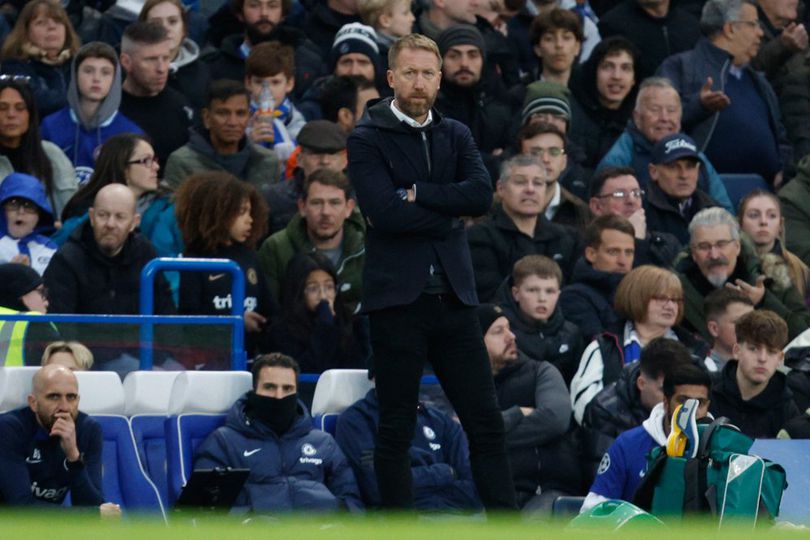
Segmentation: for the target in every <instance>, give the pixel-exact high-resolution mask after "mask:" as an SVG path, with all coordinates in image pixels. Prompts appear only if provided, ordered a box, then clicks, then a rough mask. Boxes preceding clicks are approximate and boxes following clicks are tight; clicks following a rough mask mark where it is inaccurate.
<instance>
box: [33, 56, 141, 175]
mask: <svg viewBox="0 0 810 540" xmlns="http://www.w3.org/2000/svg"><path fill="white" fill-rule="evenodd" d="M88 45H89V44H88ZM93 45H97V43H94V44H93ZM86 47H87V45H85V46H84V47H83V48H86ZM110 50H112V47H110ZM81 51H82V49H79V52H81ZM113 52H114V51H113ZM78 68H79V66H77V65H76V58H75V57H74V59H73V62H72V65H71V73H73V74H75V73H76V71H77V70H78ZM67 102H68V105H67V107H64V108H63V109H60V110H59V111H57V112H55V113H53V114H51V115H48V116H46V117H45V119H44V120H42V125H41V132H42V138H43V139H45V140H48V141H51V142H53V143H54V144H55V145H56V146H58V147H59V148H60V149H61V150H62V151H63V152H64V153H65V155H66V156H67V157H68V159H70V161H71V163H73V167H74V168H75V169H76V181H77V182H78V183H79V184H82V183H84V182H86V181H87V180H88V179H89V178H90V176H91V175H92V174H93V169H94V168H95V163H96V156H97V153H98V150H99V148H100V147H101V145H102V144H104V143H105V142H106V141H107V139H109V138H110V137H112V136H113V135H118V134H120V133H137V134H139V135H140V134H143V130H142V129H141V128H140V127H138V125H137V124H135V122H133V121H132V120H130V119H129V118H127V117H126V116H124V115H123V114H121V113H120V112H119V111H118V107H119V106H120V105H121V65H120V64H119V63H118V62H116V63H115V75H114V76H113V81H112V86H110V91H109V92H108V93H107V96H106V97H105V98H104V100H103V101H102V102H101V104H99V106H98V109H97V110H96V114H95V115H94V116H93V117H92V118H82V117H81V113H80V111H81V106H80V96H79V88H78V83H77V82H76V77H75V76H74V77H73V78H71V80H70V83H69V84H68V88H67Z"/></svg>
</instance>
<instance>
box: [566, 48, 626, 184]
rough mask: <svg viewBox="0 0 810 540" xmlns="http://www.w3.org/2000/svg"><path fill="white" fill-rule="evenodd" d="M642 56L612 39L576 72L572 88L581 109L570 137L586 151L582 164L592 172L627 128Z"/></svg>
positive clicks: (575, 115)
mask: <svg viewBox="0 0 810 540" xmlns="http://www.w3.org/2000/svg"><path fill="white" fill-rule="evenodd" d="M640 56H641V54H640V53H639V50H638V49H637V48H636V46H635V45H633V44H632V43H631V42H630V41H628V40H627V39H625V38H623V37H621V36H613V37H611V38H608V39H605V40H602V41H601V42H600V43H599V45H597V46H596V47H595V48H594V50H593V53H592V54H591V56H590V58H588V61H587V62H585V63H584V64H583V65H582V68H581V69H580V70H579V71H578V72H575V73H574V78H573V80H572V82H571V85H570V86H571V92H572V94H573V96H574V98H575V99H574V100H573V101H574V103H575V104H576V106H578V107H576V106H575V108H577V110H576V111H575V113H574V114H573V115H572V118H571V133H570V137H571V138H572V139H573V140H574V141H575V142H576V143H577V144H578V145H579V146H580V147H581V148H582V150H583V151H584V152H585V156H586V158H585V161H584V162H583V164H584V165H585V166H586V167H588V168H590V169H595V168H596V165H597V164H598V163H599V160H601V159H602V157H603V156H604V155H605V154H606V153H607V151H608V150H609V149H610V147H611V146H612V145H613V143H614V142H615V141H616V139H618V138H619V136H620V135H621V134H622V131H624V128H625V126H627V121H628V120H629V119H630V115H631V113H632V111H633V102H634V101H635V94H636V87H637V82H638V79H637V74H636V71H637V69H638V64H639V58H640Z"/></svg>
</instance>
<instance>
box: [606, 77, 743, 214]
mask: <svg viewBox="0 0 810 540" xmlns="http://www.w3.org/2000/svg"><path fill="white" fill-rule="evenodd" d="M680 132H681V101H680V97H678V92H677V91H676V90H675V89H674V88H673V87H672V83H671V82H670V81H669V80H667V79H664V78H661V77H650V78H649V79H645V80H644V81H643V82H642V83H641V86H639V89H638V96H637V97H636V106H635V109H633V119H632V122H630V123H628V125H627V127H626V128H625V130H624V132H623V133H622V134H621V135H620V136H619V138H618V139H616V142H615V143H613V146H612V147H611V148H610V150H608V153H607V154H605V157H603V158H602V161H600V162H599V165H598V167H597V169H601V168H602V167H607V166H611V165H612V166H616V167H633V169H634V170H635V171H636V178H637V179H638V182H639V184H641V187H642V189H647V186H648V185H649V183H650V173H649V163H650V156H651V153H652V148H653V146H655V143H657V142H658V141H659V140H661V139H663V138H664V137H666V136H667V135H672V134H674V133H680ZM700 159H701V161H702V162H703V164H704V165H705V168H704V169H703V171H702V173H701V175H700V180H699V184H698V185H699V187H700V188H701V189H702V190H703V191H705V192H706V193H708V194H709V196H710V197H711V198H713V199H714V200H715V201H717V202H718V203H719V204H720V205H721V206H722V207H723V208H725V209H726V210H728V211H730V212H733V211H734V210H735V209H734V208H732V205H731V199H729V198H728V193H727V192H726V187H725V185H724V184H723V181H722V180H721V179H720V176H719V175H718V174H717V171H716V170H715V169H714V167H712V164H711V163H710V162H709V160H708V159H707V158H706V156H705V155H703V153H702V152H701V153H700Z"/></svg>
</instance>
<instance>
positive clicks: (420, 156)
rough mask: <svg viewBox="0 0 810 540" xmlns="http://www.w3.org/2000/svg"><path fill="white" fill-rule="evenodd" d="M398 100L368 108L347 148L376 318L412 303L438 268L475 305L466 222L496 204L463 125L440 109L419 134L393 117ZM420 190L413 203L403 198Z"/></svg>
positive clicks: (367, 306)
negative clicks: (400, 191) (381, 311)
mask: <svg viewBox="0 0 810 540" xmlns="http://www.w3.org/2000/svg"><path fill="white" fill-rule="evenodd" d="M391 99H392V98H385V99H382V100H378V101H376V102H375V103H374V104H373V105H371V106H370V107H369V108H368V110H367V114H366V115H364V117H363V119H362V120H361V121H360V123H359V124H358V126H357V127H356V128H355V130H354V131H353V132H352V134H351V135H350V136H349V141H348V146H347V150H348V154H349V178H351V181H352V184H353V186H354V188H355V191H356V193H357V200H358V202H359V205H360V211H361V212H362V213H363V215H364V217H365V219H366V223H367V225H368V228H367V230H366V265H365V268H364V272H363V308H364V310H365V311H367V312H370V311H375V310H379V309H383V308H386V307H391V306H398V305H405V304H409V303H411V302H413V301H414V300H415V299H416V298H417V297H418V296H419V294H420V293H421V292H422V290H423V289H424V287H425V283H426V282H427V279H428V275H429V272H430V268H431V266H432V265H434V264H436V263H437V262H438V263H439V264H441V267H442V268H443V269H444V272H445V274H446V275H447V278H448V280H449V282H450V285H451V287H452V289H453V291H454V292H455V294H456V296H458V298H459V299H460V300H461V301H462V302H463V303H464V304H467V305H476V304H477V303H478V297H477V295H476V293H475V281H474V279H473V269H472V261H471V258H470V250H469V248H468V247H467V234H466V232H465V231H464V226H463V225H462V223H461V220H460V219H459V217H460V216H478V215H481V214H483V213H485V212H486V211H487V210H488V209H489V207H490V204H491V203H492V184H491V182H490V179H489V175H488V174H487V171H486V168H484V164H483V162H482V161H481V155H480V154H479V153H478V149H477V148H476V146H475V143H474V142H473V138H472V135H471V134H470V130H469V129H468V128H467V127H466V126H464V125H463V124H461V123H460V122H457V121H455V120H451V119H449V118H442V117H441V116H440V115H439V113H438V112H437V111H436V110H433V122H431V123H430V124H429V125H428V126H427V127H426V128H423V129H416V128H412V127H410V126H408V125H406V124H404V123H403V122H400V121H399V120H397V118H396V116H394V113H393V112H392V111H391V108H390V104H391ZM423 134H424V136H425V138H424V139H423V137H422V136H423ZM426 150H429V157H430V162H428V155H427V153H426ZM414 185H415V186H416V201H415V202H414V203H410V202H407V201H404V200H402V199H401V198H400V196H399V195H398V194H397V190H398V189H400V188H402V189H408V188H410V187H411V186H414Z"/></svg>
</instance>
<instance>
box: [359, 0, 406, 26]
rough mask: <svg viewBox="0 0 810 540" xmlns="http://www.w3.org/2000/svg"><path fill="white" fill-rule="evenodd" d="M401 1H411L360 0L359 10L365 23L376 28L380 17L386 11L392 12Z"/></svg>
mask: <svg viewBox="0 0 810 540" xmlns="http://www.w3.org/2000/svg"><path fill="white" fill-rule="evenodd" d="M399 2H408V3H410V0H358V1H357V11H358V12H359V13H360V18H361V19H362V20H363V23H365V24H367V25H369V26H371V27H374V29H375V30H376V28H377V24H378V23H379V22H380V17H381V16H382V15H383V14H384V13H389V12H391V11H392V10H393V9H394V6H396V5H397V4H398V3H399Z"/></svg>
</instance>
